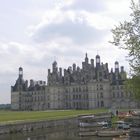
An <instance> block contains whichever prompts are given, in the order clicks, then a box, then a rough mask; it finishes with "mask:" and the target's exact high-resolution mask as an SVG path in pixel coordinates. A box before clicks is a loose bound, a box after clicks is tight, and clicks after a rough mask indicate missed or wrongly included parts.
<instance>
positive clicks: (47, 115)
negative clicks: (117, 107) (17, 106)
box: [0, 109, 108, 124]
mask: <svg viewBox="0 0 140 140" xmlns="http://www.w3.org/2000/svg"><path fill="white" fill-rule="evenodd" d="M107 111H108V110H107V109H94V110H57V111H56V110H53V111H30V112H27V111H22V112H21V111H0V123H1V124H2V123H15V122H19V121H38V120H54V119H63V118H69V117H74V116H77V115H82V114H96V113H101V112H107Z"/></svg>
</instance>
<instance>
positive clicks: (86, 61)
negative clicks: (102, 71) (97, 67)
mask: <svg viewBox="0 0 140 140" xmlns="http://www.w3.org/2000/svg"><path fill="white" fill-rule="evenodd" d="M85 63H86V64H88V57H87V53H86V57H85Z"/></svg>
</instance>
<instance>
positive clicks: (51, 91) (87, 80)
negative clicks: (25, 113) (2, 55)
mask: <svg viewBox="0 0 140 140" xmlns="http://www.w3.org/2000/svg"><path fill="white" fill-rule="evenodd" d="M126 79H127V77H126V72H125V70H124V67H123V66H121V67H119V63H118V62H117V61H116V62H115V67H114V69H111V70H110V71H109V68H108V63H105V64H103V63H101V59H100V56H99V55H96V58H95V62H94V59H90V62H89V58H88V56H87V53H86V55H85V59H84V61H83V62H82V68H80V67H79V66H76V64H73V65H72V66H69V67H68V68H67V69H64V70H62V68H58V65H57V62H56V61H54V62H53V64H52V70H51V69H48V77H47V84H46V82H45V81H34V80H30V83H29V84H28V81H27V80H24V78H23V68H22V67H20V68H19V75H18V79H17V80H16V83H15V85H14V86H12V87H11V105H12V109H13V110H52V109H94V108H102V107H103V108H111V107H115V108H136V107H137V106H138V104H137V102H136V101H135V99H134V97H133V94H132V92H130V91H128V90H126V86H125V85H124V82H125V81H126Z"/></svg>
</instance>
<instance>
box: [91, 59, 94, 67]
mask: <svg viewBox="0 0 140 140" xmlns="http://www.w3.org/2000/svg"><path fill="white" fill-rule="evenodd" d="M90 62H91V66H92V67H94V59H91V60H90Z"/></svg>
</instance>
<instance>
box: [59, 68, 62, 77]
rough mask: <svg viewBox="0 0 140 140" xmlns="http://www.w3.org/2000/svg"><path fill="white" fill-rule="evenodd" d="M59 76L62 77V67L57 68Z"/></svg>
mask: <svg viewBox="0 0 140 140" xmlns="http://www.w3.org/2000/svg"><path fill="white" fill-rule="evenodd" d="M59 74H60V77H62V68H59Z"/></svg>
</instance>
